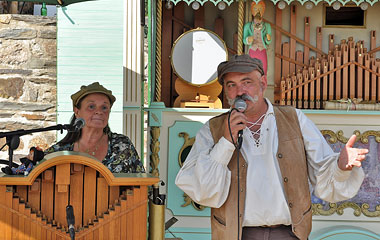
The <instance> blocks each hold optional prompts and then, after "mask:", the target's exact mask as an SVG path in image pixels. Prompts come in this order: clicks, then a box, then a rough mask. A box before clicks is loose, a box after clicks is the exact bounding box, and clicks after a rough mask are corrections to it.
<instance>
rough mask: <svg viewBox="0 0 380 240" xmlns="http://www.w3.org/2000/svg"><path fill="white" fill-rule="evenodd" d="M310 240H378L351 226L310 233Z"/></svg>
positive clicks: (372, 235)
mask: <svg viewBox="0 0 380 240" xmlns="http://www.w3.org/2000/svg"><path fill="white" fill-rule="evenodd" d="M309 239H310V240H322V239H323V240H343V239H344V240H359V239H360V240H379V239H380V235H377V234H375V233H373V232H371V231H369V230H367V229H365V228H361V227H353V226H333V227H328V228H323V229H320V230H318V231H315V232H312V233H311V234H310V236H309Z"/></svg>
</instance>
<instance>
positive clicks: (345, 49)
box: [341, 43, 348, 98]
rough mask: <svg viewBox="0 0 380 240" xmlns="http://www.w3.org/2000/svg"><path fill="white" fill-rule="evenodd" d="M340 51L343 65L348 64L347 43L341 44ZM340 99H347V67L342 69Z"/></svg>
mask: <svg viewBox="0 0 380 240" xmlns="http://www.w3.org/2000/svg"><path fill="white" fill-rule="evenodd" d="M341 49H342V53H343V64H345V63H347V62H348V46H347V43H343V44H341ZM342 80H343V81H342V84H343V86H342V91H343V92H342V97H343V98H348V67H344V68H343V78H342Z"/></svg>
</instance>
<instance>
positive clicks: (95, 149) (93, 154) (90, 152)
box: [77, 134, 104, 156]
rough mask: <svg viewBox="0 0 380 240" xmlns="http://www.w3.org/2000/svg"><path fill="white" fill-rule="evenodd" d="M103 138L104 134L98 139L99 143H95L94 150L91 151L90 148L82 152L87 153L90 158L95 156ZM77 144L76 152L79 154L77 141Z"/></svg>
mask: <svg viewBox="0 0 380 240" xmlns="http://www.w3.org/2000/svg"><path fill="white" fill-rule="evenodd" d="M103 136H104V134H102V137H101V138H100V139H99V141H97V144H96V145H95V148H94V149H93V150H92V151H91V150H90V149H91V148H87V149H86V150H84V152H85V153H88V154H90V155H92V156H95V154H96V152H97V151H98V149H99V145H100V144H99V143H100V142H101V141H102V139H103ZM77 144H78V152H80V147H79V141H78V142H77Z"/></svg>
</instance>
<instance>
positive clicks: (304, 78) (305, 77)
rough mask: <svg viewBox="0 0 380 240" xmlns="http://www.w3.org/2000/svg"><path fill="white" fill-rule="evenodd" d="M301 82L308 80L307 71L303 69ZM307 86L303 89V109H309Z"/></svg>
mask: <svg viewBox="0 0 380 240" xmlns="http://www.w3.org/2000/svg"><path fill="white" fill-rule="evenodd" d="M303 80H304V82H307V81H308V80H309V73H308V69H307V68H304V69H303ZM309 84H310V83H307V84H305V85H304V88H303V108H309Z"/></svg>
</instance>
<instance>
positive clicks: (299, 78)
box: [297, 70, 303, 108]
mask: <svg viewBox="0 0 380 240" xmlns="http://www.w3.org/2000/svg"><path fill="white" fill-rule="evenodd" d="M302 80H303V77H302V70H300V71H299V72H297V82H298V86H299V87H298V91H297V92H298V102H297V108H303V95H302V93H303V86H301V84H302Z"/></svg>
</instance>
